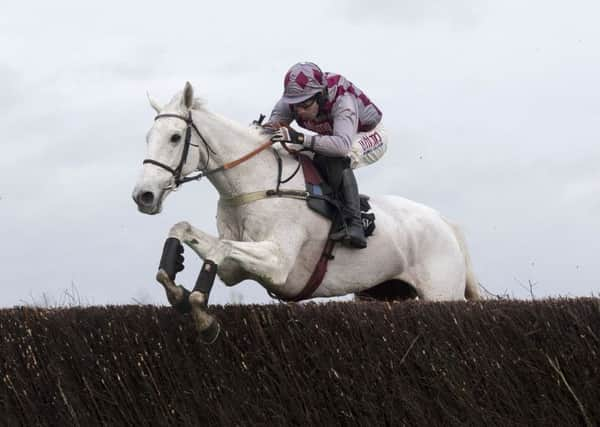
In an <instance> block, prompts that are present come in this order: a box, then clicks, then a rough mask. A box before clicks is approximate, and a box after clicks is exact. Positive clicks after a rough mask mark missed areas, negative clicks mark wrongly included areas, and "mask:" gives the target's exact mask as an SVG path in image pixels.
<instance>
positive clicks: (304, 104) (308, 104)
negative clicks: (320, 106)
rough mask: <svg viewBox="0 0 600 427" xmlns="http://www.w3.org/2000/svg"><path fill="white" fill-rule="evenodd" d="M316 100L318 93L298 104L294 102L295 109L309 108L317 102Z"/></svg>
mask: <svg viewBox="0 0 600 427" xmlns="http://www.w3.org/2000/svg"><path fill="white" fill-rule="evenodd" d="M316 100H317V95H315V96H312V97H310V98H308V99H307V100H306V101H302V102H299V103H297V104H294V105H293V107H294V109H296V108H302V109H304V110H305V109H307V108H310V107H311V106H312V105H313V104H314V103H315V101H316Z"/></svg>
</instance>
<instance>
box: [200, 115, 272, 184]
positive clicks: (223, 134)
mask: <svg viewBox="0 0 600 427" xmlns="http://www.w3.org/2000/svg"><path fill="white" fill-rule="evenodd" d="M194 122H195V123H196V124H197V126H198V128H199V130H200V132H202V135H203V136H204V138H206V140H207V142H208V144H209V145H210V146H211V148H212V149H213V150H214V151H215V153H216V154H211V156H210V163H209V165H208V169H209V170H211V169H215V168H217V167H219V166H222V165H224V164H225V163H228V162H231V161H234V160H237V159H239V158H240V157H242V156H244V155H246V154H248V153H250V152H251V151H252V150H254V149H256V148H258V146H259V145H260V144H261V143H263V142H265V141H266V137H265V139H264V140H261V139H260V138H259V136H258V134H256V133H254V132H253V131H252V130H250V128H245V127H243V126H241V125H240V124H238V123H235V122H233V121H232V120H229V119H226V118H224V117H221V116H219V115H216V114H214V113H210V112H207V111H205V110H201V111H195V112H194ZM200 150H203V151H204V152H201V161H200V164H201V165H204V164H205V163H204V162H206V151H205V148H204V146H203V145H202V144H201V145H200ZM269 151H270V150H264V151H262V152H261V153H259V154H258V155H256V156H254V157H252V158H251V159H249V160H246V161H245V162H243V163H241V164H239V165H237V166H235V167H234V168H231V169H228V170H227V171H224V172H218V173H215V174H213V175H209V176H208V179H209V180H210V181H211V183H212V184H213V185H214V186H215V188H216V189H217V191H219V193H220V194H221V195H222V196H232V195H237V194H242V193H249V192H253V191H259V190H265V189H268V188H272V187H273V186H274V185H275V183H276V177H277V161H276V159H275V156H274V155H273V153H271V152H269Z"/></svg>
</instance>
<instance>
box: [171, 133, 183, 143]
mask: <svg viewBox="0 0 600 427" xmlns="http://www.w3.org/2000/svg"><path fill="white" fill-rule="evenodd" d="M180 139H181V135H179V134H178V133H176V134H173V136H172V137H171V142H179V140H180Z"/></svg>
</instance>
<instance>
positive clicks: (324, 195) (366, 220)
mask: <svg viewBox="0 0 600 427" xmlns="http://www.w3.org/2000/svg"><path fill="white" fill-rule="evenodd" d="M298 161H299V162H300V164H301V165H302V172H304V181H305V184H306V192H307V193H308V196H307V203H308V207H309V208H310V209H312V210H313V211H315V212H317V213H318V214H320V215H322V216H324V217H325V218H328V219H330V220H331V222H332V228H331V229H332V230H335V229H337V228H339V227H341V226H342V221H343V216H342V214H341V209H342V203H341V202H340V201H339V197H337V195H336V194H335V192H334V191H333V190H332V188H331V187H330V186H329V184H327V182H325V180H324V179H323V178H322V177H321V174H320V173H319V171H318V170H317V168H316V166H315V164H314V163H313V161H312V159H311V158H310V157H308V156H306V155H304V154H298ZM360 210H361V219H362V223H363V229H364V232H365V237H369V236H370V235H372V234H373V231H374V230H375V214H374V213H372V212H369V211H370V210H371V205H370V203H369V196H366V195H364V194H361V195H360Z"/></svg>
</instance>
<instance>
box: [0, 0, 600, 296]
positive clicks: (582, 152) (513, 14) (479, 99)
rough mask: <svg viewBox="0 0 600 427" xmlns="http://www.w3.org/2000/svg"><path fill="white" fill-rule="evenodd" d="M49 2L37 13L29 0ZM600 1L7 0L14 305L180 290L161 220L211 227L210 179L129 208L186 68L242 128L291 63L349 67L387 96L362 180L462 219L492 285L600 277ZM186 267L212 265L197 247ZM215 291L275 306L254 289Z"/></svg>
mask: <svg viewBox="0 0 600 427" xmlns="http://www.w3.org/2000/svg"><path fill="white" fill-rule="evenodd" d="M32 11H35V12H32ZM599 12H600V5H599V4H598V3H597V2H593V1H573V2H568V3H567V2H559V1H529V2H518V1H479V0H478V1H469V0H460V1H459V0H456V1H441V0H438V1H433V0H430V1H426V2H423V1H417V0H415V1H398V2H388V1H383V0H376V1H370V2H360V1H349V2H321V1H312V0H311V1H304V2H296V3H294V4H293V5H288V4H287V3H281V2H275V1H270V2H231V1H221V2H216V3H207V4H205V5H203V4H200V3H197V2H195V3H191V2H190V3H188V2H182V1H175V2H170V3H168V4H167V3H164V2H137V3H136V2H128V3H126V2H113V1H105V2H103V3H102V4H101V5H100V4H98V5H95V6H94V5H89V4H83V3H77V2H73V1H54V2H52V3H51V4H36V5H33V4H31V3H29V2H24V3H19V4H16V3H10V4H9V5H8V6H2V7H1V8H0V52H2V54H1V56H0V98H1V100H0V129H1V130H2V133H3V136H2V142H0V147H1V148H2V155H1V156H0V235H1V236H2V242H3V244H2V245H1V247H0V266H2V268H3V274H2V277H1V278H0V289H2V296H1V297H0V305H2V306H11V305H14V304H19V303H22V302H28V303H30V302H33V301H38V302H39V301H42V299H43V295H46V296H47V297H48V298H49V299H50V300H51V301H58V300H59V299H60V298H61V297H62V296H63V295H64V291H65V290H68V289H71V286H72V284H73V285H74V286H75V287H76V289H77V291H78V293H79V295H80V297H81V299H82V300H83V302H88V303H96V304H106V303H127V302H133V300H134V299H137V300H142V301H146V302H157V303H166V300H165V298H164V296H163V293H162V289H161V288H160V286H159V285H158V284H156V283H155V282H154V274H155V271H156V267H157V263H158V259H159V257H160V252H161V249H162V243H163V241H164V238H165V236H166V233H167V231H168V229H169V227H170V226H171V225H172V224H173V223H175V222H177V221H180V220H184V219H185V220H188V221H190V222H192V223H193V224H194V225H196V226H198V227H200V228H202V229H205V230H206V231H209V232H216V230H215V224H214V216H215V209H216V200H217V197H216V192H215V190H214V189H213V188H212V187H210V185H209V184H208V183H206V182H203V183H201V184H190V185H189V187H187V188H183V189H182V190H181V191H179V192H178V193H175V194H173V195H171V196H170V197H169V199H168V200H167V202H166V206H165V209H164V211H163V213H162V214H161V215H159V216H154V217H148V216H144V215H142V214H140V213H138V212H137V210H136V208H135V205H134V203H133V202H132V201H131V199H130V193H131V190H132V188H133V185H134V183H135V180H136V178H137V175H138V173H139V170H140V167H141V160H142V159H143V158H144V150H145V144H144V136H145V133H146V131H147V130H148V128H149V127H150V126H151V124H152V117H153V114H152V113H153V112H152V110H151V108H150V107H149V105H148V102H147V100H146V95H145V93H146V91H149V92H150V93H151V94H152V95H153V96H154V97H156V98H157V99H159V100H160V101H162V102H166V101H167V100H169V99H170V98H171V96H172V95H173V94H174V93H175V92H177V91H179V90H181V89H182V87H183V84H184V83H185V81H186V80H189V81H190V82H191V83H192V84H193V85H194V87H195V89H196V92H197V93H198V94H200V95H201V96H202V97H203V98H205V99H206V100H207V101H208V105H209V108H211V109H212V110H213V111H215V112H219V113H221V114H223V115H225V116H228V117H231V118H233V119H235V120H238V121H240V122H243V123H249V122H250V121H251V120H253V119H254V118H255V117H256V116H258V114H259V113H260V112H263V113H267V114H268V113H269V111H270V109H271V107H272V105H273V103H274V102H275V101H276V100H277V98H278V96H279V95H280V93H281V90H282V79H283V74H284V73H285V71H286V70H287V68H288V67H289V66H290V65H291V64H293V63H294V62H297V61H300V60H312V61H314V62H317V63H318V64H320V65H321V66H322V68H323V69H325V70H327V71H335V72H339V73H342V74H344V75H345V76H347V77H348V78H349V79H350V80H352V81H353V82H355V83H356V84H357V85H358V86H359V87H360V88H362V89H363V90H364V91H365V92H366V93H367V94H368V95H369V97H370V98H371V99H373V100H374V101H375V102H376V103H377V104H378V106H379V107H380V108H381V109H382V110H383V112H384V120H385V123H386V126H387V128H388V130H389V131H390V133H391V136H392V142H391V146H390V148H389V150H388V153H387V154H386V156H385V157H384V158H383V159H382V160H381V161H380V162H379V163H376V164H375V165H373V166H371V167H369V168H367V169H361V170H360V171H359V172H358V178H359V183H360V187H361V191H362V192H364V193H368V194H376V193H390V194H398V195H402V196H405V197H408V198H411V199H414V200H417V201H420V202H423V203H425V204H428V205H430V206H432V207H434V208H436V209H438V210H440V211H441V212H442V213H443V214H444V215H445V216H447V217H449V218H451V219H453V220H454V221H455V222H458V223H459V224H461V225H462V227H463V228H464V230H465V233H466V236H467V240H468V243H469V247H470V249H471V253H472V257H473V261H474V267H475V270H476V273H477V275H478V278H479V280H480V281H481V282H482V283H483V284H484V285H485V286H486V288H488V289H490V290H491V291H493V292H497V293H503V292H505V291H508V292H509V293H511V294H513V295H515V296H518V297H522V296H527V295H528V290H527V289H524V288H523V287H522V286H521V284H520V283H525V284H526V283H527V282H528V281H530V280H531V281H532V282H534V283H537V285H536V287H535V288H534V291H535V293H536V295H538V296H546V295H558V294H561V295H567V294H568V295H590V294H591V293H596V294H597V292H598V289H599V288H600V286H599V283H598V277H600V265H598V263H597V262H596V259H595V257H596V256H597V254H598V253H600V243H598V234H599V233H598V232H599V231H600V199H599V196H598V195H599V194H600V169H599V168H598V164H600V144H598V141H599V136H600V130H599V129H598V123H600V120H599V119H600V103H599V100H600V96H599V95H600V86H599V85H598V76H599V75H600V54H599V53H600V49H599V48H600V27H598V25H597V17H598V16H599ZM186 255H187V257H186V260H187V269H186V270H185V271H184V272H183V273H182V274H180V276H178V278H180V279H181V282H182V283H184V284H186V285H188V286H189V285H191V284H192V283H193V281H194V280H195V276H196V274H197V272H198V270H199V268H200V263H199V261H198V260H197V259H195V258H194V257H193V256H192V254H191V253H189V252H186ZM211 298H212V299H213V301H214V302H216V303H223V302H227V301H231V299H232V298H234V299H236V300H239V299H240V298H243V300H244V301H245V302H264V301H269V298H268V297H267V296H266V293H265V292H264V291H263V290H262V288H260V287H259V286H258V285H256V284H252V283H244V284H242V285H240V286H238V287H237V288H231V289H229V288H225V287H224V286H222V285H220V284H219V285H217V286H215V291H214V294H213V296H212V297H211Z"/></svg>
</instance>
